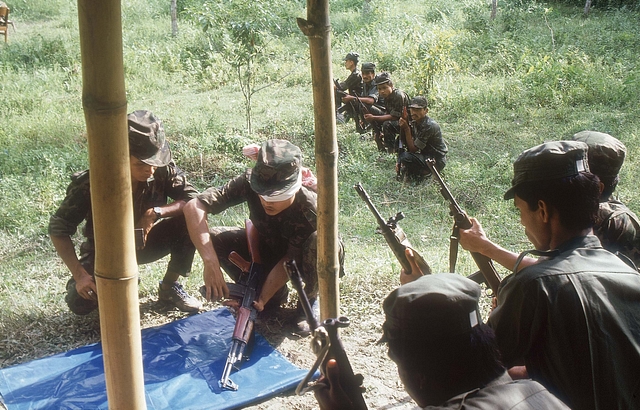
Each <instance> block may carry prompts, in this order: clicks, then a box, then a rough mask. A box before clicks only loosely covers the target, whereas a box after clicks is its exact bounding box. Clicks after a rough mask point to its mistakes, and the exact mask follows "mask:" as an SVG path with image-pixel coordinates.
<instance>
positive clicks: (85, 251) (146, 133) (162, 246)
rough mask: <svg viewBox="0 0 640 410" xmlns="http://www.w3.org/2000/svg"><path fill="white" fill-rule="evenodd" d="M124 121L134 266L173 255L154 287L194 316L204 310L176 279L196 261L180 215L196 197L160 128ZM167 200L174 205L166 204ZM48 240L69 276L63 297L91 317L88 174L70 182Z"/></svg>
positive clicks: (136, 119) (145, 120)
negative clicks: (79, 236) (80, 238)
mask: <svg viewBox="0 0 640 410" xmlns="http://www.w3.org/2000/svg"><path fill="white" fill-rule="evenodd" d="M127 121H128V125H129V154H130V157H129V162H130V171H131V188H132V189H133V212H134V215H133V220H134V223H135V227H136V228H137V229H138V230H139V232H140V233H141V234H142V235H141V236H140V237H138V238H137V242H139V243H137V244H136V246H137V247H138V249H137V251H136V256H137V261H138V263H139V264H144V263H149V262H153V261H156V260H158V259H160V258H162V257H164V256H166V255H171V259H170V260H169V265H168V266H167V272H166V274H165V276H164V278H163V280H162V281H161V282H160V284H159V287H158V296H159V299H160V302H163V303H165V304H168V305H172V306H176V307H177V308H178V309H180V310H182V311H187V312H197V311H198V310H200V307H201V305H202V304H201V303H200V302H199V301H198V300H197V299H196V298H194V297H192V296H190V295H189V294H188V293H187V292H186V291H185V290H184V288H183V287H182V285H180V283H179V282H178V278H179V277H180V276H187V275H188V274H189V272H190V270H191V263H192V262H193V257H194V255H195V247H194V246H193V243H191V239H190V238H189V232H188V231H187V225H186V221H185V219H184V215H183V214H182V209H183V207H184V205H185V204H186V203H187V202H188V201H189V200H191V199H192V198H195V196H196V195H197V194H198V192H197V191H196V190H195V188H193V186H191V184H190V183H188V182H187V179H186V177H185V175H184V172H182V170H180V168H178V167H177V166H176V165H175V164H174V163H173V161H172V159H171V150H170V148H169V144H168V143H167V141H166V140H165V134H164V129H163V127H162V122H161V121H160V120H159V119H158V118H157V117H156V116H155V115H153V113H151V112H150V111H146V110H138V111H134V112H133V113H131V114H129V115H128V117H127ZM168 198H171V199H172V200H173V202H171V203H169V204H168V203H167V201H168ZM83 221H85V226H84V230H83V234H84V237H85V240H84V242H83V243H82V245H81V246H80V257H79V258H78V256H77V254H76V251H75V248H74V245H73V242H72V240H71V236H72V235H73V234H75V232H76V230H77V228H78V226H79V225H80V224H81V223H82V222H83ZM49 236H50V237H51V241H52V242H53V245H54V247H55V248H56V251H57V252H58V255H60V257H61V258H62V260H63V262H64V263H65V265H66V266H67V268H68V269H69V271H71V274H72V278H71V279H69V281H68V283H67V294H66V296H65V301H66V302H67V305H68V306H69V309H70V310H71V311H72V312H73V313H76V314H78V315H86V314H88V313H90V312H92V311H93V310H95V309H96V308H97V307H98V298H97V295H96V292H97V289H96V284H95V281H94V278H93V274H94V260H95V244H94V236H93V215H92V213H91V195H90V186H89V171H88V170H86V171H82V172H78V173H76V174H74V175H73V176H72V177H71V183H70V184H69V187H68V188H67V195H66V197H65V198H64V200H63V201H62V204H61V205H60V207H59V208H58V210H57V211H56V212H55V213H54V214H53V215H52V216H51V218H50V219H49ZM138 239H139V240H138Z"/></svg>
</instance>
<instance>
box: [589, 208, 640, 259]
mask: <svg viewBox="0 0 640 410" xmlns="http://www.w3.org/2000/svg"><path fill="white" fill-rule="evenodd" d="M593 232H594V233H595V235H596V236H597V237H598V239H600V242H601V243H602V246H603V247H604V248H605V249H606V250H608V251H609V252H612V253H617V252H619V253H621V254H623V255H625V256H626V257H627V258H629V259H631V261H632V262H633V263H634V264H635V265H636V268H637V267H638V266H640V220H638V217H637V216H636V214H634V213H633V212H631V210H630V209H629V208H627V206H626V205H624V204H623V203H622V202H620V201H617V200H615V199H613V198H610V199H609V200H608V201H606V202H600V207H599V209H598V216H597V218H596V223H595V225H594V227H593Z"/></svg>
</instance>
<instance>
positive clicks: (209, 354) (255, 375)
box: [0, 308, 306, 410]
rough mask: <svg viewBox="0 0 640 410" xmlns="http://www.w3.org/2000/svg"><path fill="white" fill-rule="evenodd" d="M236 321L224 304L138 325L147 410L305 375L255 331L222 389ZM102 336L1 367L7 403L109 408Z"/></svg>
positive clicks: (258, 393)
mask: <svg viewBox="0 0 640 410" xmlns="http://www.w3.org/2000/svg"><path fill="white" fill-rule="evenodd" d="M234 324H235V320H234V318H233V316H231V314H230V313H229V311H228V310H227V309H226V308H223V309H217V310H214V311H210V312H207V313H203V314H200V315H195V316H191V317H189V318H186V319H183V320H179V321H175V322H172V323H169V324H166V325H163V326H160V327H156V328H150V329H145V330H143V331H142V353H143V366H144V383H145V396H146V401H147V408H148V409H198V410H200V409H234V408H240V407H244V406H247V405H249V404H250V403H254V402H259V401H263V400H265V399H267V398H269V397H272V396H274V395H276V394H278V393H280V392H283V391H286V390H288V389H291V388H293V387H294V386H295V385H296V384H297V383H298V382H299V381H300V380H302V378H303V377H304V375H305V374H306V370H303V369H299V368H297V367H295V366H294V365H293V364H291V363H290V362H288V361H287V360H286V359H285V358H284V357H283V356H282V355H281V354H280V353H278V352H277V351H276V350H275V349H274V348H273V347H272V346H271V345H269V343H267V341H266V340H265V339H264V338H263V337H262V336H260V335H258V334H256V342H255V347H254V348H253V351H252V352H251V358H250V360H249V361H248V362H244V363H243V364H242V366H241V368H240V370H239V371H236V372H234V373H232V374H231V379H232V380H233V381H234V382H235V383H237V384H238V385H239V386H240V387H239V389H238V391H227V390H224V391H223V390H221V389H220V388H219V387H218V380H219V378H220V375H221V374H222V369H223V367H224V364H225V361H226V358H227V354H228V351H229V347H230V344H231V335H232V333H233V327H234ZM102 359H103V358H102V345H101V344H100V343H96V344H92V345H88V346H84V347H81V348H78V349H74V350H71V351H69V352H66V353H61V354H57V355H55V356H51V357H46V358H43V359H38V360H34V361H32V362H29V363H24V364H20V365H17V366H13V367H8V368H6V369H0V399H2V401H3V403H4V404H5V405H6V406H7V408H8V409H9V410H26V409H29V410H31V409H83V410H85V409H107V408H108V406H107V393H106V385H105V378H104V365H103V360H102Z"/></svg>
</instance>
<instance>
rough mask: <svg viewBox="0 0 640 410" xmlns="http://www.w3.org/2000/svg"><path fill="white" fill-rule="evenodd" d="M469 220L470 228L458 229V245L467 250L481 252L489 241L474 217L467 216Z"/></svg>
mask: <svg viewBox="0 0 640 410" xmlns="http://www.w3.org/2000/svg"><path fill="white" fill-rule="evenodd" d="M469 219H470V220H471V228H469V229H460V231H459V234H458V240H459V241H460V245H461V246H462V247H463V248H464V249H466V250H468V251H469V252H477V253H481V254H482V253H483V252H482V251H483V250H484V249H485V247H486V245H487V244H488V243H490V241H489V238H487V235H486V234H485V233H484V230H483V229H482V225H480V222H479V221H478V220H477V219H476V218H469Z"/></svg>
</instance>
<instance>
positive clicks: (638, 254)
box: [573, 131, 640, 268]
mask: <svg viewBox="0 0 640 410" xmlns="http://www.w3.org/2000/svg"><path fill="white" fill-rule="evenodd" d="M573 140H574V141H582V142H584V143H586V144H587V145H588V146H589V154H588V155H587V157H588V158H589V169H590V170H591V172H592V173H594V174H596V175H597V176H598V178H599V179H600V184H601V186H602V192H601V193H600V206H599V208H598V217H597V218H596V223H595V225H594V227H593V232H594V233H595V235H596V236H597V237H598V239H600V242H601V243H602V246H603V247H604V248H605V249H606V250H608V251H609V252H611V253H615V254H619V255H620V254H622V255H624V256H626V257H627V258H629V259H630V260H631V261H632V262H633V263H634V264H635V265H636V268H637V267H639V266H640V220H639V219H638V217H637V216H636V214H634V213H633V212H632V211H631V210H630V209H629V208H627V206H626V205H625V204H623V203H622V202H620V201H618V200H617V199H615V198H614V197H613V191H615V189H616V187H617V186H618V181H619V175H618V174H619V173H620V168H621V167H622V164H623V163H624V158H625V156H626V154H627V147H625V146H624V144H623V143H622V142H620V141H619V140H617V139H616V138H614V137H612V136H611V135H609V134H605V133H602V132H596V131H581V132H579V133H577V134H576V135H574V136H573Z"/></svg>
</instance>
